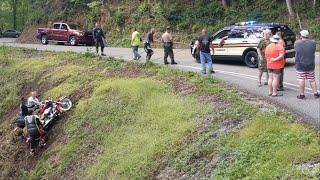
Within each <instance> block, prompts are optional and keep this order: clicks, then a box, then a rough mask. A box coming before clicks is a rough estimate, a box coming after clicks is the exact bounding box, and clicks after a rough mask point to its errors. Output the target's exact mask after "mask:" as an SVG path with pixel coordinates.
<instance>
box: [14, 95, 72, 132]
mask: <svg viewBox="0 0 320 180" xmlns="http://www.w3.org/2000/svg"><path fill="white" fill-rule="evenodd" d="M71 107H72V102H71V100H70V99H68V98H67V97H66V96H64V97H61V98H59V99H58V100H57V101H54V100H52V99H51V98H48V99H47V100H45V101H42V102H40V103H39V105H37V106H35V107H34V108H33V109H32V111H35V110H37V109H39V110H40V114H39V116H40V119H41V123H42V127H43V129H44V130H45V131H48V129H49V128H50V126H51V125H52V124H53V123H54V122H55V121H57V120H58V118H59V116H60V115H61V114H62V113H64V112H66V111H69V110H70V109H71ZM16 124H17V126H18V127H19V128H21V129H23V128H24V127H25V117H23V116H21V115H20V116H19V117H18V118H17V120H16Z"/></svg>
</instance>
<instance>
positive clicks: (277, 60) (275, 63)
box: [265, 35, 285, 97]
mask: <svg viewBox="0 0 320 180" xmlns="http://www.w3.org/2000/svg"><path fill="white" fill-rule="evenodd" d="M279 40H280V37H279V36H278V35H274V36H272V38H270V41H271V42H272V43H271V44H270V45H268V46H267V48H266V51H265V54H266V59H267V68H268V71H269V81H268V87H269V96H272V97H276V96H281V95H282V94H278V92H277V90H278V87H279V81H280V74H281V68H283V67H284V64H285V60H284V55H285V49H284V47H283V46H282V45H281V44H279Z"/></svg>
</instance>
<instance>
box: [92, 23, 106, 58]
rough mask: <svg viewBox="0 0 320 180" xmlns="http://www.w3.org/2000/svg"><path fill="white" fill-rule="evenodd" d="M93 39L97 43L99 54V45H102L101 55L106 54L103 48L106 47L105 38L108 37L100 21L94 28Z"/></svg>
mask: <svg viewBox="0 0 320 180" xmlns="http://www.w3.org/2000/svg"><path fill="white" fill-rule="evenodd" d="M92 35H93V39H94V42H95V45H96V52H97V54H98V55H99V46H100V47H101V56H105V54H104V52H103V49H104V40H105V39H106V37H105V36H104V33H103V31H102V29H101V27H100V24H99V23H96V25H95V28H94V29H93V30H92Z"/></svg>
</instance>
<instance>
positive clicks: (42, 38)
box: [41, 35, 49, 45]
mask: <svg viewBox="0 0 320 180" xmlns="http://www.w3.org/2000/svg"><path fill="white" fill-rule="evenodd" d="M41 43H42V44H43V45H47V44H48V43H49V42H48V37H47V35H42V36H41Z"/></svg>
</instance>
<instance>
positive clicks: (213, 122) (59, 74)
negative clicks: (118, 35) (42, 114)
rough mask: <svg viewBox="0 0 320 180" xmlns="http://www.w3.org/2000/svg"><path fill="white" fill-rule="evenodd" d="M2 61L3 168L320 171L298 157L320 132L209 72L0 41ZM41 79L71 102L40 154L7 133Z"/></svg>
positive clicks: (36, 171) (312, 153) (213, 173)
mask: <svg viewBox="0 0 320 180" xmlns="http://www.w3.org/2000/svg"><path fill="white" fill-rule="evenodd" d="M0 69H1V71H0V74H1V77H2V78H1V81H0V84H1V85H2V86H1V87H0V97H1V98H2V99H3V98H4V99H5V100H4V101H1V104H0V107H1V108H0V109H1V111H0V133H1V134H2V136H1V137H0V140H1V144H0V145H1V150H0V160H1V162H2V163H0V177H1V176H2V177H7V178H9V177H11V178H13V179H17V178H18V177H19V176H20V178H22V179H42V178H43V179H52V178H54V179H65V178H68V179H105V178H107V179H153V178H156V177H168V178H169V179H170V178H171V179H174V178H179V177H182V176H183V177H185V178H187V179H198V178H201V177H208V178H212V179H242V178H246V179H277V178H280V179H287V178H288V179H290V178H292V179H304V178H311V179H312V178H314V179H317V178H319V176H320V174H319V173H320V165H317V166H316V167H314V168H312V169H301V168H298V167H297V166H296V165H299V164H301V163H304V162H316V161H317V158H319V156H320V144H319V143H320V137H319V134H317V133H316V132H314V131H313V130H311V129H309V128H307V127H304V126H303V125H301V124H299V123H297V122H296V119H295V118H294V117H292V116H291V115H290V114H288V113H286V112H283V111H281V110H276V109H273V108H263V109H259V107H260V106H261V105H262V106H264V105H265V102H262V104H260V105H259V107H258V106H256V104H259V103H261V102H259V101H258V102H255V101H254V100H253V101H252V102H254V103H250V102H248V101H247V100H245V99H244V98H247V97H246V96H244V95H241V93H239V92H238V91H237V90H235V89H234V88H232V87H227V86H225V85H224V84H223V82H220V81H219V80H217V79H215V78H213V77H202V76H200V75H199V74H197V73H192V72H181V71H179V70H175V69H171V68H168V67H161V66H158V65H154V64H152V63H148V64H140V63H135V62H123V61H121V60H116V59H113V58H103V59H102V58H97V57H96V56H94V55H92V54H90V53H85V54H76V53H72V52H68V53H54V52H38V51H36V50H27V49H16V48H9V47H4V46H2V47H0ZM28 69H32V72H29V71H28ZM27 87H29V88H27ZM35 88H38V90H39V91H40V92H41V93H42V94H41V95H42V97H46V96H51V97H59V96H61V95H67V96H70V98H71V99H72V100H73V101H74V107H73V108H72V110H71V111H70V112H67V113H66V114H65V116H62V118H61V120H60V121H58V123H57V124H55V128H53V129H52V130H51V131H49V135H50V140H49V141H48V145H47V148H46V149H43V150H42V153H41V155H39V156H36V157H29V155H28V154H27V153H28V152H27V149H26V146H25V144H24V142H15V143H10V142H8V141H7V140H8V139H10V138H9V137H10V133H9V132H10V130H11V129H12V127H11V123H12V122H11V121H12V120H14V118H15V114H11V113H10V112H13V111H15V110H14V108H18V107H17V105H18V99H19V97H21V96H27V93H28V92H25V91H28V90H31V89H35ZM8 112H9V113H8ZM4 114H5V116H3V115H4ZM10 114H11V115H10ZM7 142H8V143H7ZM19 151H20V153H19ZM26 162H28V163H26ZM7 178H6V179H7ZM9 179H10V178H9Z"/></svg>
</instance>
